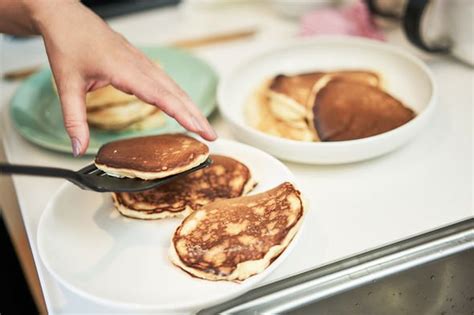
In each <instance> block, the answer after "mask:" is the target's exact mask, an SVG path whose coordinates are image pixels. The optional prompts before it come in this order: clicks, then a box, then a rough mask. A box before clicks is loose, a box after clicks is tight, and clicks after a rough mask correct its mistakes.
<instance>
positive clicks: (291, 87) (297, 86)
mask: <svg viewBox="0 0 474 315" xmlns="http://www.w3.org/2000/svg"><path fill="white" fill-rule="evenodd" d="M324 74H325V73H324V72H312V73H302V74H298V75H293V76H287V75H283V74H279V75H277V76H276V77H275V78H274V79H273V81H272V83H271V84H270V90H272V91H274V92H277V93H281V94H285V95H286V96H288V97H291V98H292V99H294V100H295V101H297V102H298V103H300V104H302V105H304V104H305V103H306V100H307V99H308V97H309V95H310V93H311V88H312V87H313V85H314V83H315V82H316V81H318V80H319V79H320V78H322V77H323V76H324Z"/></svg>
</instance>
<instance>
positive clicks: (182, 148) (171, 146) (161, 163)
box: [95, 134, 209, 179]
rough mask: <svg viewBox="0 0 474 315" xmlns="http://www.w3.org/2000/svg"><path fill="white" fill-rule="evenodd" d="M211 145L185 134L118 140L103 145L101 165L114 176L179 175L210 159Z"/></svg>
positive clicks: (98, 158) (99, 163)
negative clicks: (209, 146) (208, 145)
mask: <svg viewBox="0 0 474 315" xmlns="http://www.w3.org/2000/svg"><path fill="white" fill-rule="evenodd" d="M208 156H209V148H208V147H207V145H205V144H204V143H202V142H200V141H198V140H196V139H194V138H192V137H189V136H187V135H184V134H166V135H158V136H147V137H139V138H129V139H124V140H118V141H114V142H110V143H107V144H105V145H103V146H102V147H101V148H100V149H99V152H97V156H96V158H95V165H96V166H97V168H99V169H101V170H103V171H104V172H106V173H107V174H109V175H111V176H118V177H130V178H135V177H137V178H141V179H158V178H163V177H167V176H170V175H174V174H179V173H181V172H184V171H186V170H189V169H191V168H193V167H196V166H198V165H199V164H201V163H203V162H204V161H206V159H207V158H208Z"/></svg>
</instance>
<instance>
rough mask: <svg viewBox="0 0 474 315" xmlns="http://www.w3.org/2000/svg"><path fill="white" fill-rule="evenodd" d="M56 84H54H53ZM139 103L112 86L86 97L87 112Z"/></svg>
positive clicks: (131, 96) (156, 62) (130, 95)
mask: <svg viewBox="0 0 474 315" xmlns="http://www.w3.org/2000/svg"><path fill="white" fill-rule="evenodd" d="M153 62H154V64H155V65H156V66H158V67H160V64H159V62H158V61H156V60H155V61H153ZM53 83H54V82H53ZM135 101H137V97H136V96H135V95H133V94H127V93H125V92H122V91H120V90H118V89H116V88H114V87H113V86H112V85H107V86H104V87H102V88H99V89H97V90H95V91H92V92H89V93H87V95H86V108H87V111H91V110H95V109H98V108H101V107H108V106H110V105H117V104H127V103H131V102H135Z"/></svg>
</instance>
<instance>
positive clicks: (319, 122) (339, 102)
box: [309, 79, 415, 141]
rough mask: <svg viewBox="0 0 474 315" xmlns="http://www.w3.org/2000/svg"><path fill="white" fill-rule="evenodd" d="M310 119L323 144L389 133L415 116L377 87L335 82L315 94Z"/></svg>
mask: <svg viewBox="0 0 474 315" xmlns="http://www.w3.org/2000/svg"><path fill="white" fill-rule="evenodd" d="M309 116H310V118H309V121H310V123H311V124H312V126H313V127H314V128H315V130H316V132H317V134H318V136H319V138H320V139H321V141H343V140H353V139H361V138H366V137H370V136H375V135H378V134H381V133H384V132H387V131H390V130H392V129H395V128H397V127H400V126H401V125H403V124H406V123H407V122H409V121H410V120H411V119H413V118H414V117H415V113H414V112H413V111H412V110H411V109H409V108H407V107H405V105H404V104H403V103H402V102H400V101H399V100H397V99H396V98H394V97H393V96H391V95H389V94H388V93H386V92H384V91H383V90H381V89H380V88H378V87H374V86H370V85H367V84H363V83H359V82H354V81H345V80H341V79H332V80H329V81H328V82H327V83H326V84H325V85H324V86H322V87H320V88H319V90H318V91H317V92H316V94H315V100H314V103H313V106H312V108H311V109H310V111H309Z"/></svg>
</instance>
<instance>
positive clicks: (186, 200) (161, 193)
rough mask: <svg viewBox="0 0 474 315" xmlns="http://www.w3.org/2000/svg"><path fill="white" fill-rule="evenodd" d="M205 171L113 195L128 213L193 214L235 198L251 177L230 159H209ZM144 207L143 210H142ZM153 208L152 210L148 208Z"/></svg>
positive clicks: (247, 170) (241, 166)
mask: <svg viewBox="0 0 474 315" xmlns="http://www.w3.org/2000/svg"><path fill="white" fill-rule="evenodd" d="M211 159H212V164H211V166H209V167H206V168H204V169H200V170H198V171H196V172H193V173H190V174H188V175H185V176H183V177H181V178H178V179H176V180H174V181H172V182H169V183H167V184H165V185H162V186H160V187H158V188H155V189H151V190H147V191H144V192H139V193H115V198H116V200H117V201H118V202H119V203H120V204H122V205H124V206H126V207H127V208H129V209H132V210H137V211H143V212H145V213H157V212H163V211H170V212H180V211H183V210H185V209H186V207H190V208H191V209H193V210H196V209H199V208H201V207H202V206H204V205H206V204H208V203H210V202H212V201H214V200H217V199H227V198H235V197H239V196H241V195H242V194H243V193H244V188H245V185H246V184H247V183H248V182H249V180H250V178H251V174H250V171H249V169H248V168H247V166H245V165H244V164H242V163H240V162H239V161H236V160H234V159H232V158H230V157H226V156H222V155H211ZM143 204H146V206H147V209H143V206H142V205H143ZM150 206H151V207H153V208H152V209H150V208H148V207H150Z"/></svg>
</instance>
